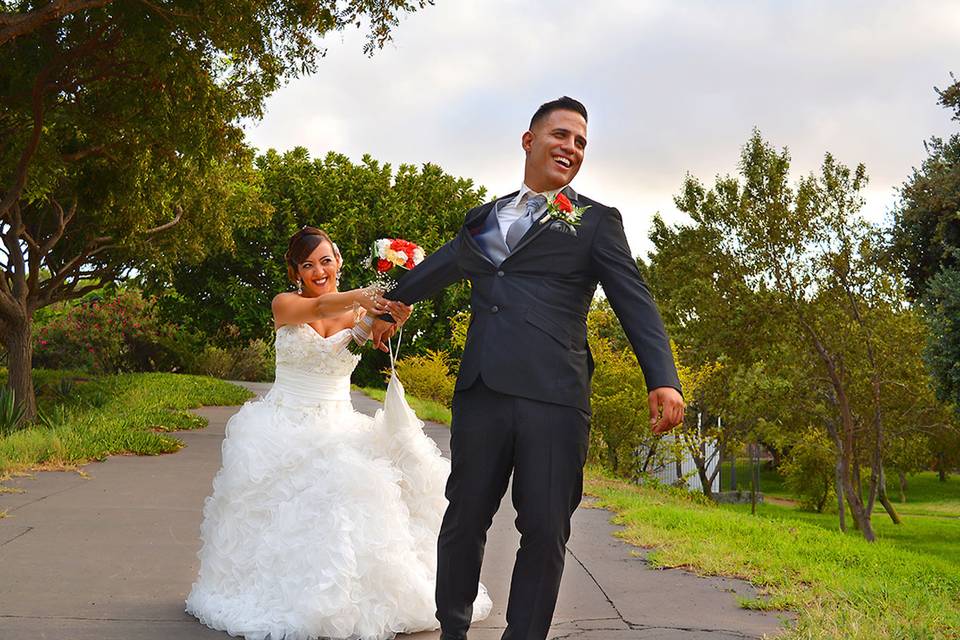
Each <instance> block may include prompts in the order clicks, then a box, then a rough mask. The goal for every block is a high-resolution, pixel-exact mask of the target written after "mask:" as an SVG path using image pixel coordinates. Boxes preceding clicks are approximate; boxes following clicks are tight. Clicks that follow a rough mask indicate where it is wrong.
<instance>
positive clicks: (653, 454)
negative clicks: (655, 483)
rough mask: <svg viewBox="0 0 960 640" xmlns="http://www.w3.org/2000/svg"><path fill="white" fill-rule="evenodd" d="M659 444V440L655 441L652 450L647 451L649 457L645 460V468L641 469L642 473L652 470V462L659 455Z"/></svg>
mask: <svg viewBox="0 0 960 640" xmlns="http://www.w3.org/2000/svg"><path fill="white" fill-rule="evenodd" d="M659 443H660V441H659V440H654V441H653V444H651V445H650V448H649V449H647V457H646V458H644V460H643V466H642V467H640V473H646V472H647V471H649V470H650V461H651V460H653V456H655V455H656V454H657V445H658V444H659Z"/></svg>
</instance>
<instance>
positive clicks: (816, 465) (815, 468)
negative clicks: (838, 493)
mask: <svg viewBox="0 0 960 640" xmlns="http://www.w3.org/2000/svg"><path fill="white" fill-rule="evenodd" d="M836 459H837V458H836V452H835V450H834V446H833V443H832V442H830V440H829V439H828V438H827V436H826V434H824V433H823V432H821V431H820V430H818V429H813V428H811V429H808V430H807V431H805V432H804V433H803V434H802V435H801V436H800V438H799V440H797V442H796V444H794V446H793V447H792V448H791V449H790V456H789V457H788V458H787V460H786V461H785V462H784V463H783V464H782V465H781V468H780V473H781V474H782V475H783V477H784V479H785V480H786V485H787V488H788V489H789V490H790V491H791V492H792V493H793V494H794V495H795V496H797V498H799V499H800V507H801V508H803V509H807V510H809V511H816V512H818V513H822V512H823V510H824V508H825V507H826V506H827V504H828V503H829V501H830V499H831V498H832V497H833V496H834V495H835V494H834V488H833V484H834V465H835V464H836Z"/></svg>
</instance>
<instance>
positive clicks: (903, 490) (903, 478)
mask: <svg viewBox="0 0 960 640" xmlns="http://www.w3.org/2000/svg"><path fill="white" fill-rule="evenodd" d="M897 476H899V478H900V502H906V501H907V474H906V473H904V472H903V470H902V469H898V470H897Z"/></svg>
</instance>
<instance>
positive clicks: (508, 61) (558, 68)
mask: <svg viewBox="0 0 960 640" xmlns="http://www.w3.org/2000/svg"><path fill="white" fill-rule="evenodd" d="M958 34H960V2H957V1H955V0H945V1H929V2H926V1H919V0H916V1H900V2H890V1H887V0H873V1H871V2H859V1H856V2H854V1H837V0H834V1H832V2H821V1H813V0H809V1H805V2H788V1H786V0H783V1H775V0H769V1H766V2H763V1H759V0H757V1H750V2H748V1H740V0H725V1H723V2H716V1H704V2H698V1H693V0H671V1H660V0H649V1H645V0H593V1H591V2H585V1H584V0H549V1H547V0H536V1H534V0H436V4H435V5H434V6H428V7H426V8H424V9H422V10H420V11H417V12H416V13H413V14H409V15H407V16H405V17H403V18H402V19H401V22H400V25H399V27H397V28H396V29H395V31H394V38H393V42H392V43H389V44H388V45H387V46H386V47H385V48H384V49H383V50H381V51H378V52H377V53H376V54H374V55H373V57H368V56H366V55H364V53H363V50H362V49H363V44H364V41H365V33H364V32H363V31H362V30H358V29H353V30H348V31H345V32H341V33H337V34H333V35H329V36H327V37H326V38H325V39H324V41H323V44H324V46H325V47H326V48H327V55H326V57H325V58H323V59H322V60H321V61H320V63H319V65H318V68H317V70H316V72H315V73H314V74H312V75H309V76H306V77H301V78H297V79H295V80H292V81H291V82H289V83H288V84H287V85H286V86H284V87H283V88H281V89H280V90H278V91H277V92H276V93H275V94H274V95H273V96H271V98H269V99H268V102H267V108H266V115H265V117H264V118H263V119H262V120H261V121H259V122H257V123H250V124H248V125H247V127H246V129H247V134H248V139H249V140H250V142H251V143H252V144H253V145H254V146H255V147H257V148H258V149H260V150H261V151H265V150H266V149H268V148H274V149H277V150H278V151H286V150H289V149H292V148H293V147H296V146H303V147H306V148H307V149H308V150H309V151H310V152H311V154H312V155H313V156H317V157H319V156H323V155H325V154H326V153H327V152H328V151H337V152H340V153H344V154H346V155H347V156H349V157H350V158H352V159H353V160H355V161H358V160H359V159H360V158H361V157H362V156H363V154H365V153H369V154H371V155H372V156H373V157H374V158H376V159H377V160H379V161H381V162H389V163H391V164H392V165H393V166H394V167H396V166H397V165H399V164H402V163H407V164H414V165H421V164H423V163H426V162H431V163H434V164H437V165H439V166H440V167H442V168H443V170H444V171H446V172H447V173H450V174H452V175H455V176H461V177H466V178H471V179H473V180H474V182H475V183H476V184H479V185H483V186H485V187H486V188H487V193H488V195H490V196H496V195H503V194H506V193H509V192H510V191H513V190H515V189H517V188H519V186H520V184H521V182H522V179H523V151H522V149H521V148H520V137H521V135H522V134H523V132H524V131H525V130H526V128H527V125H528V123H529V120H530V116H531V115H532V114H533V112H534V111H535V110H536V108H537V107H538V106H539V105H540V104H541V103H543V102H546V101H548V100H551V99H553V98H556V97H558V96H561V95H570V96H573V97H575V98H577V99H579V100H581V101H582V102H583V103H584V104H585V105H586V107H587V109H588V111H589V116H590V117H589V124H588V134H587V138H588V146H587V151H586V156H585V159H584V163H583V166H582V168H581V170H580V173H579V174H578V176H577V177H576V179H575V180H574V182H573V187H574V188H575V189H577V191H578V192H580V193H583V194H585V195H588V196H590V197H591V198H593V199H594V200H597V201H599V202H602V203H604V204H607V205H611V206H616V207H617V208H619V209H620V211H621V213H622V214H623V218H624V227H625V229H626V233H627V238H628V240H629V242H630V245H631V247H632V249H633V252H634V253H635V254H637V255H644V256H645V255H646V253H647V251H649V250H650V249H651V248H652V245H651V243H650V242H649V240H648V238H647V234H648V233H649V230H650V226H651V220H652V219H653V216H654V214H656V213H658V212H659V213H660V215H661V216H662V217H663V218H664V219H665V220H666V221H667V222H668V223H678V222H683V221H684V220H685V216H684V214H682V213H681V212H679V211H678V210H677V209H676V207H675V206H674V204H673V196H674V195H676V194H677V193H678V192H679V190H680V187H681V185H682V183H683V180H684V177H685V175H687V174H688V173H689V174H691V175H694V176H696V177H698V178H699V179H700V180H701V181H703V182H705V183H707V184H708V185H712V183H713V181H714V178H715V177H716V176H718V175H726V174H732V173H735V172H736V169H737V162H738V158H739V153H740V149H741V147H742V146H743V145H744V143H745V142H746V141H747V139H748V138H749V137H750V135H751V132H752V130H753V128H754V127H756V128H758V129H759V130H760V132H761V134H762V135H763V136H764V138H765V139H767V140H768V141H769V142H770V143H771V144H773V145H774V146H775V147H777V148H782V147H787V148H789V150H790V154H791V157H792V159H793V175H794V177H795V178H799V177H800V176H801V175H805V174H808V173H810V172H812V171H815V170H817V169H818V167H819V166H820V164H821V162H822V160H823V156H824V154H825V153H826V152H828V151H829V152H831V153H832V154H833V155H834V156H835V157H836V158H837V159H838V160H839V161H841V162H843V163H844V164H847V165H849V166H855V165H856V164H857V163H860V162H862V163H864V165H865V166H866V168H867V173H868V175H869V176H870V183H869V186H868V189H867V191H866V194H865V195H866V206H865V208H864V215H865V217H867V218H868V219H870V220H873V221H875V222H881V221H883V220H884V219H885V218H886V217H887V216H889V213H890V211H891V210H892V209H893V208H894V207H895V206H896V202H897V188H898V187H899V186H900V185H902V183H903V182H904V180H905V179H906V178H907V177H908V176H909V175H910V173H911V171H912V167H915V166H918V165H919V164H920V163H921V162H922V161H923V158H924V157H925V151H924V147H923V141H924V140H926V139H928V138H930V137H931V136H933V135H939V136H946V135H949V134H950V133H952V132H956V131H960V123H957V122H952V121H951V120H950V113H949V112H948V111H947V110H945V109H943V108H942V107H939V106H938V105H937V103H936V100H937V95H936V93H935V91H934V87H940V88H943V87H946V86H948V85H949V84H951V79H950V72H951V71H952V72H954V73H956V74H958V76H960V36H958ZM413 240H416V239H415V238H414V239H413Z"/></svg>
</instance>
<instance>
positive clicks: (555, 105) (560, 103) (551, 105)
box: [530, 96, 587, 129]
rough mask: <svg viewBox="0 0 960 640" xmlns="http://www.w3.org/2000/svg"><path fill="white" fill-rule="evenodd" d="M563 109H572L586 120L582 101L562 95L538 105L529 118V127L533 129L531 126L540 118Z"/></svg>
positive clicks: (585, 111) (585, 109)
mask: <svg viewBox="0 0 960 640" xmlns="http://www.w3.org/2000/svg"><path fill="white" fill-rule="evenodd" d="M561 109H563V110H564V111H574V112H576V113H579V114H580V115H582V116H583V121H584V122H586V121H587V108H586V107H585V106H583V103H582V102H580V101H579V100H574V99H573V98H571V97H570V96H563V97H561V98H557V99H556V100H551V101H550V102H544V103H543V104H542V105H540V108H539V109H537V111H536V113H534V114H533V117H532V118H530V128H531V129H533V126H534V125H535V124H537V122H539V121H540V120H543V119H544V118H546V117H547V116H548V115H550V114H551V113H553V112H554V111H559V110H561Z"/></svg>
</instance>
